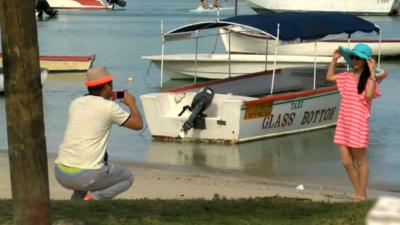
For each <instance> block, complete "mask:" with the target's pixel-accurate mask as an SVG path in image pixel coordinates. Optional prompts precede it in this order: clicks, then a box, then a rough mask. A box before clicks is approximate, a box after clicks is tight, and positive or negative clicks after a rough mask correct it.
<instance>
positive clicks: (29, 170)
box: [0, 0, 51, 225]
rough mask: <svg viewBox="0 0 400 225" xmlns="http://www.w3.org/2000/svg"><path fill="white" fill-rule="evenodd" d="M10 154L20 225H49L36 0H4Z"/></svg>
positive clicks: (16, 220)
mask: <svg viewBox="0 0 400 225" xmlns="http://www.w3.org/2000/svg"><path fill="white" fill-rule="evenodd" d="M0 4H1V5H0V22H1V37H2V42H1V43H2V49H3V67H4V70H3V71H4V87H5V100H6V101H5V102H6V118H7V134H8V146H9V149H8V152H9V160H10V172H11V188H12V197H13V215H14V224H15V225H50V224H51V222H50V197H49V181H48V170H47V153H46V140H45V136H44V122H43V102H42V85H41V81H40V80H41V79H40V67H39V50H38V38H37V28H36V18H35V13H34V12H35V10H34V1H32V0H0Z"/></svg>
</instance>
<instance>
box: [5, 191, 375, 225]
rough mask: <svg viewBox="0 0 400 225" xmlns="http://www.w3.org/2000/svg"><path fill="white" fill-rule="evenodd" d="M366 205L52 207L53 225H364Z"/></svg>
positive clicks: (249, 202) (267, 201)
mask: <svg viewBox="0 0 400 225" xmlns="http://www.w3.org/2000/svg"><path fill="white" fill-rule="evenodd" d="M372 203H373V202H371V201H366V202H363V203H357V204H355V203H326V202H325V203H324V202H312V201H310V200H306V199H295V198H281V197H267V198H252V199H239V200H227V199H218V198H216V199H213V200H146V199H143V200H112V201H93V202H77V201H52V202H51V205H52V221H53V224H56V225H92V224H93V225H103V224H104V225H125V224H129V225H131V224H140V225H158V224H163V225H164V224H167V225H175V224H176V225H178V224H229V225H242V224H243V225H244V224H252V225H253V224H263V225H265V224H274V225H280V224H296V225H301V224H307V225H309V224H346V225H347V224H365V217H366V215H367V212H368V210H369V208H370V207H371V206H372ZM0 224H12V201H11V200H0Z"/></svg>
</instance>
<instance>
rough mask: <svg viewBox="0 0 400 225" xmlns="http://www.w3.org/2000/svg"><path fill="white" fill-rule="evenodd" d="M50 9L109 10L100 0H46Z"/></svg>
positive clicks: (109, 7) (109, 6) (108, 6)
mask: <svg viewBox="0 0 400 225" xmlns="http://www.w3.org/2000/svg"><path fill="white" fill-rule="evenodd" d="M47 2H48V3H49V5H50V6H51V7H52V8H56V9H88V10H91V9H94V10H95V9H111V8H112V6H111V5H108V4H104V2H103V1H102V0H47Z"/></svg>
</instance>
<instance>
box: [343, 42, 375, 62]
mask: <svg viewBox="0 0 400 225" xmlns="http://www.w3.org/2000/svg"><path fill="white" fill-rule="evenodd" d="M339 50H340V53H341V54H342V56H343V58H344V60H346V63H347V64H348V65H349V66H350V67H352V68H353V63H352V62H351V59H350V56H351V55H355V56H358V57H360V58H362V59H365V60H367V59H370V58H371V56H372V50H371V48H370V47H369V46H368V45H366V44H364V43H358V44H356V45H355V46H354V48H353V49H352V50H350V49H349V48H344V47H342V46H339Z"/></svg>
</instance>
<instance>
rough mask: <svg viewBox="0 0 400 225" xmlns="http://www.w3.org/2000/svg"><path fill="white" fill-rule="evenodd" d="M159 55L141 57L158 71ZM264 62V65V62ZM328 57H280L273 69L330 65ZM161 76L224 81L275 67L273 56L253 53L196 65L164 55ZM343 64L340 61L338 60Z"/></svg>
mask: <svg viewBox="0 0 400 225" xmlns="http://www.w3.org/2000/svg"><path fill="white" fill-rule="evenodd" d="M161 58H162V57H161V56H144V57H143V59H147V60H151V62H152V63H154V64H155V65H156V66H157V67H158V68H159V69H161ZM266 59H267V62H268V63H267V65H266V63H265V60H266ZM331 59H332V58H331V57H317V58H315V57H314V56H283V55H279V56H278V57H277V63H276V67H275V68H277V69H280V68H292V67H302V66H310V65H314V61H315V60H316V61H317V64H318V65H320V64H329V63H330V61H331ZM163 61H164V65H163V66H164V74H165V75H167V76H169V78H170V79H187V78H193V77H197V78H204V79H224V78H228V77H235V76H239V75H243V74H250V73H256V72H259V71H264V70H272V69H273V67H274V63H273V61H274V56H273V55H269V56H267V57H266V56H265V55H255V54H231V56H230V57H229V55H228V54H198V55H197V63H196V57H195V55H194V54H181V55H179V54H178V55H164V57H163ZM340 62H343V61H340Z"/></svg>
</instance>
